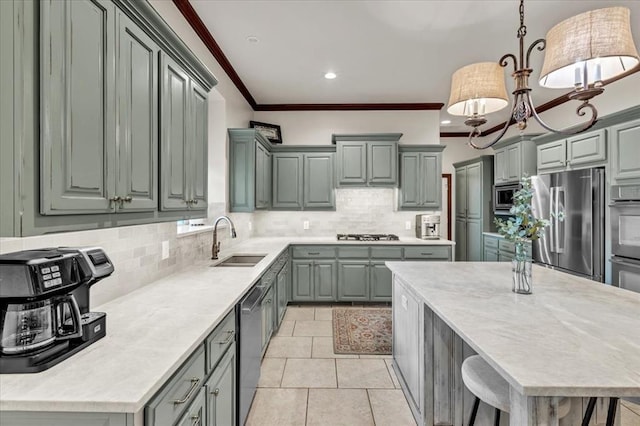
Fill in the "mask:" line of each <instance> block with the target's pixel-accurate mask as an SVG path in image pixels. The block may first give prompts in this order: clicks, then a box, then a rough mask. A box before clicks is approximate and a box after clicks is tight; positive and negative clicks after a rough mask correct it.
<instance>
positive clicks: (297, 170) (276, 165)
mask: <svg viewBox="0 0 640 426" xmlns="http://www.w3.org/2000/svg"><path fill="white" fill-rule="evenodd" d="M302 179H303V176H302V154H291V153H275V154H273V201H272V207H273V208H274V209H286V210H302Z"/></svg>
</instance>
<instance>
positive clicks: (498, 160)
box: [493, 148, 508, 183]
mask: <svg viewBox="0 0 640 426" xmlns="http://www.w3.org/2000/svg"><path fill="white" fill-rule="evenodd" d="M507 168H508V167H507V149H506V148H501V149H498V150H496V152H495V154H494V156H493V181H494V182H495V183H502V182H506V180H507Z"/></svg>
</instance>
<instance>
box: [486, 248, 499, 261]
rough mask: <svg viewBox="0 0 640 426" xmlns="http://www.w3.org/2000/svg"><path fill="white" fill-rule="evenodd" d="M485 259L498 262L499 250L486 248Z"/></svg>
mask: <svg viewBox="0 0 640 426" xmlns="http://www.w3.org/2000/svg"><path fill="white" fill-rule="evenodd" d="M484 261H485V262H497V261H498V252H497V251H496V250H493V249H489V248H486V247H485V248H484Z"/></svg>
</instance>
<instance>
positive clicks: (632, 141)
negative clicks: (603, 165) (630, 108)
mask: <svg viewBox="0 0 640 426" xmlns="http://www.w3.org/2000/svg"><path fill="white" fill-rule="evenodd" d="M609 136H610V137H611V139H610V140H611V154H612V155H611V156H612V158H611V163H612V164H611V166H612V170H613V178H614V179H615V180H616V181H617V182H625V181H629V180H640V119H637V120H633V121H630V122H628V123H624V124H619V125H617V126H613V127H611V129H610V130H609Z"/></svg>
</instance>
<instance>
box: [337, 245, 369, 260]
mask: <svg viewBox="0 0 640 426" xmlns="http://www.w3.org/2000/svg"><path fill="white" fill-rule="evenodd" d="M338 257H339V258H341V259H368V258H369V247H338Z"/></svg>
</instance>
